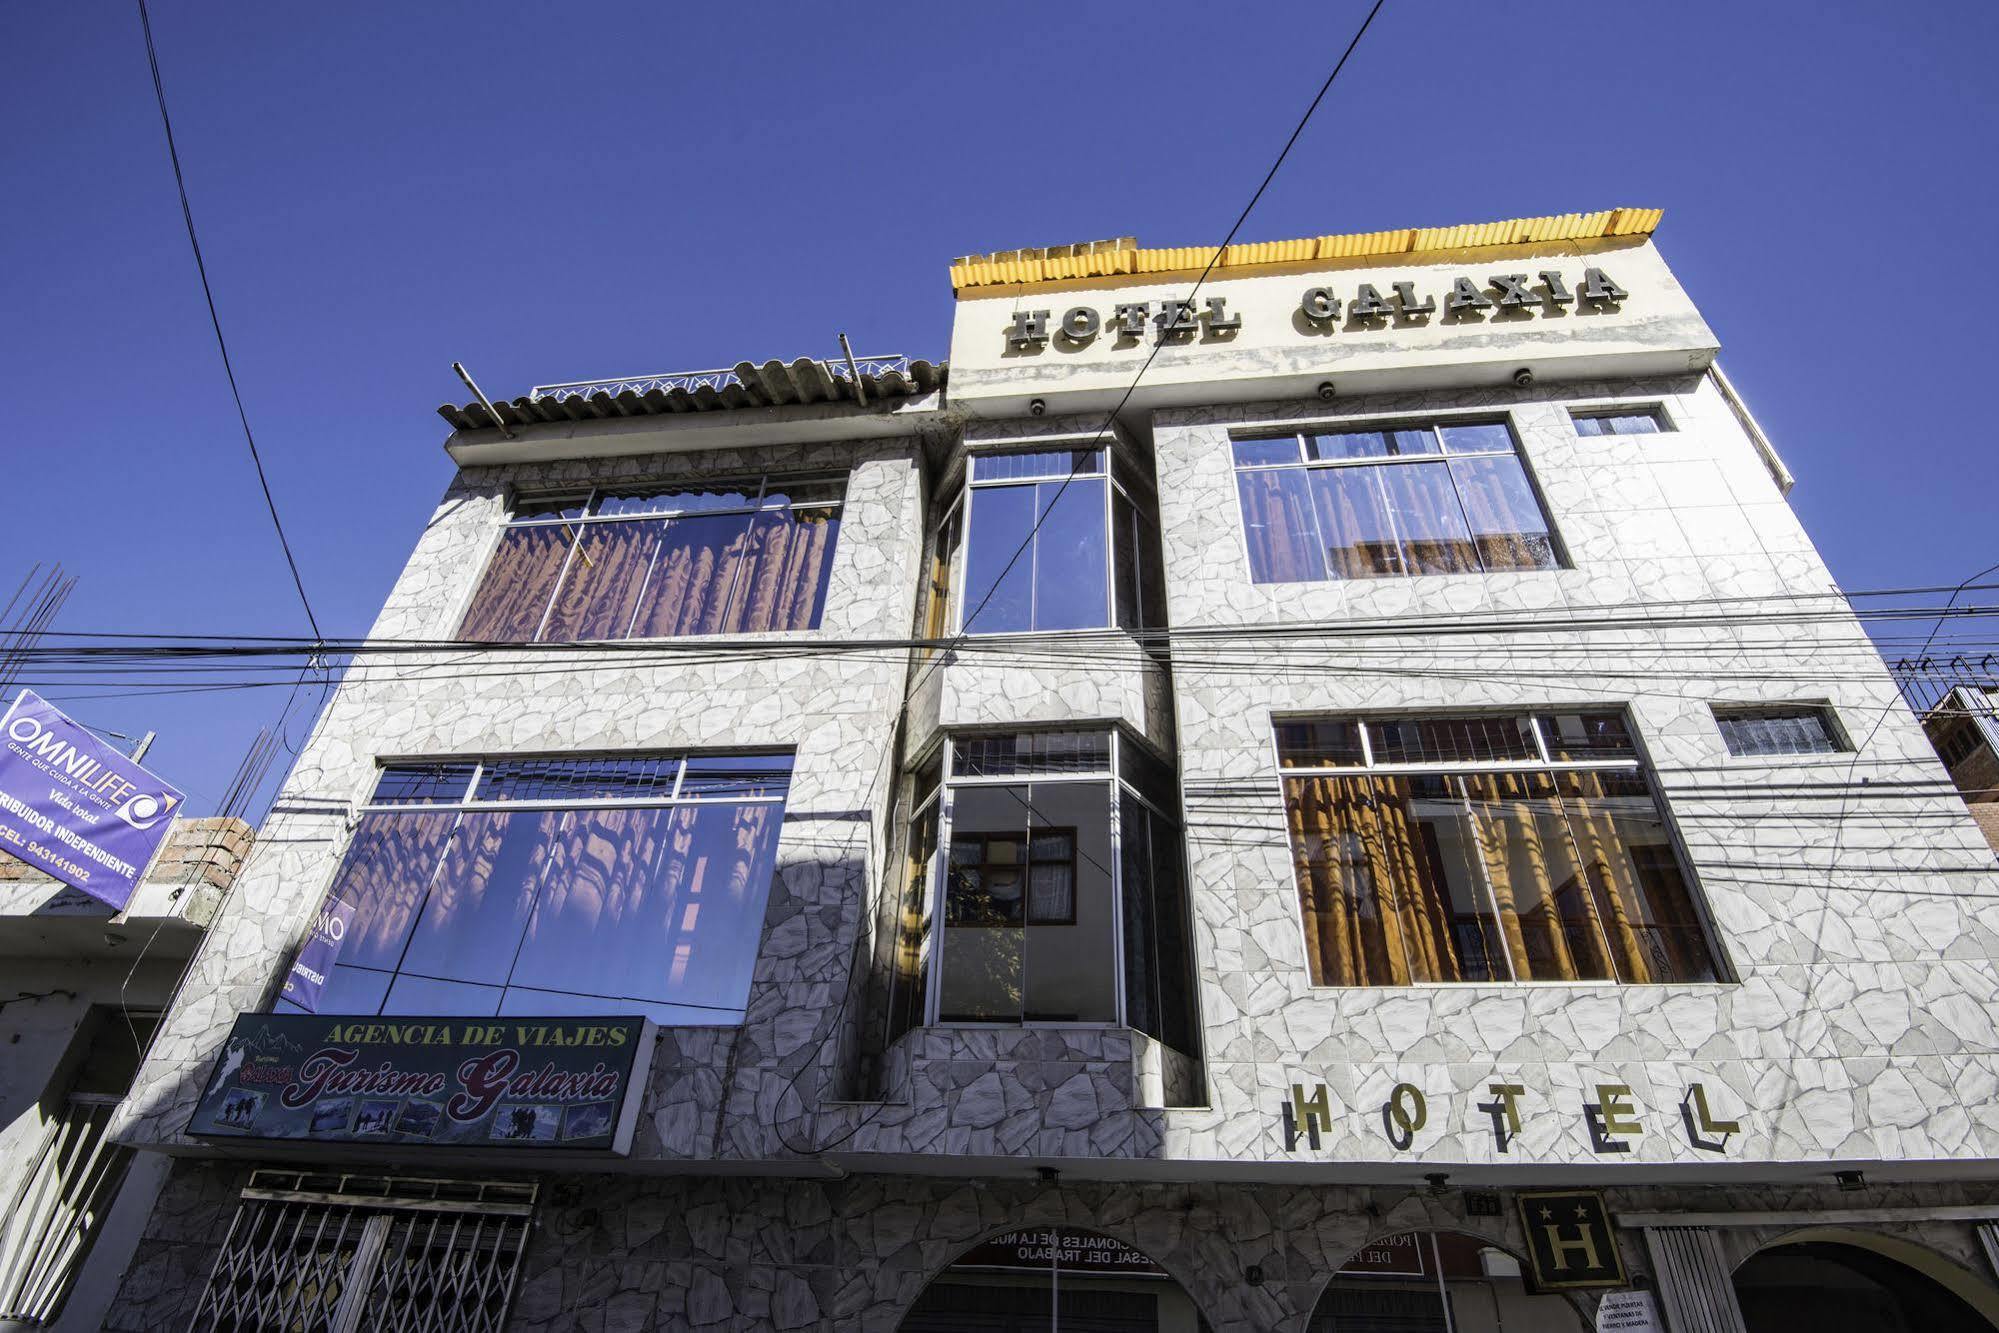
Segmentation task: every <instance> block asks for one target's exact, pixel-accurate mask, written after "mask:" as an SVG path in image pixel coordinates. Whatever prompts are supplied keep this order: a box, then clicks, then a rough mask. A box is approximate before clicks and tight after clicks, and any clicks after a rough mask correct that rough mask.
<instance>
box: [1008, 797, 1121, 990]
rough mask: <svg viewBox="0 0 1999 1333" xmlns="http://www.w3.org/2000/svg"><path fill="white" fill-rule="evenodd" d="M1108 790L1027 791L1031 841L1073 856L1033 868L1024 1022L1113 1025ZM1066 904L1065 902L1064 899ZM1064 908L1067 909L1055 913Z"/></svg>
mask: <svg viewBox="0 0 1999 1333" xmlns="http://www.w3.org/2000/svg"><path fill="white" fill-rule="evenodd" d="M1110 793H1111V785H1110V783H1108V782H1037V783H1035V784H1034V785H1033V786H1031V787H1029V788H1028V789H1027V801H1028V804H1029V806H1030V813H1029V826H1030V828H1031V829H1032V831H1033V835H1034V839H1035V841H1037V842H1039V841H1040V840H1042V839H1043V838H1044V837H1047V836H1049V835H1050V834H1053V835H1054V836H1055V838H1056V839H1057V842H1056V843H1055V844H1054V845H1057V846H1059V845H1061V844H1062V842H1063V841H1065V840H1066V841H1067V843H1068V844H1069V850H1071V851H1072V852H1073V853H1074V858H1073V860H1071V861H1068V862H1066V863H1051V864H1046V865H1036V866H1034V867H1033V871H1034V872H1035V876H1036V878H1037V879H1038V881H1039V883H1038V887H1039V889H1040V891H1041V892H1042V893H1043V894H1044V895H1045V898H1044V900H1043V903H1042V904H1041V905H1042V906H1044V907H1045V908H1046V909H1047V915H1046V917H1045V918H1044V917H1043V916H1041V915H1040V914H1038V913H1036V912H1033V911H1030V912H1029V913H1028V915H1027V925H1026V929H1025V931H1024V932H1023V933H1024V934H1025V935H1026V937H1027V941H1026V945H1027V963H1026V970H1027V991H1026V1000H1025V1003H1024V1005H1023V1011H1024V1013H1023V1016H1024V1017H1025V1019H1026V1020H1027V1021H1028V1022H1030V1023H1033V1022H1042V1023H1115V1022H1116V1021H1117V1016H1118V1015H1117V1009H1118V999H1117V992H1118V975H1117V966H1116V961H1115V960H1116V958H1117V935H1118V919H1117V892H1116V888H1115V886H1114V885H1113V884H1112V882H1111V863H1112V861H1113V860H1114V857H1113V854H1112V852H1111V808H1110ZM1064 899H1066V900H1067V901H1066V902H1065V901H1063V900H1064ZM1064 907H1066V908H1067V909H1068V910H1067V911H1066V912H1065V911H1062V910H1061V909H1062V908H1064Z"/></svg>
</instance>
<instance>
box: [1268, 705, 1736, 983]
mask: <svg viewBox="0 0 1999 1333" xmlns="http://www.w3.org/2000/svg"><path fill="white" fill-rule="evenodd" d="M1277 755H1278V763H1279V766H1280V768H1281V770H1282V775H1283V782H1284V802H1285V808H1286V812H1287V816H1288V822H1289V826H1290V840H1291V852H1292V859H1293V865H1294V869H1295V872H1296V875H1297V886H1298V898H1299V907H1300V910H1301V912H1302V914H1303V917H1304V925H1305V950H1306V956H1307V959H1308V961H1309V963H1310V966H1311V973H1312V982H1313V984H1314V985H1319V986H1406V985H1411V984H1415V983H1419V982H1452V981H1487V982H1490V981H1619V982H1634V983H1635V982H1698V981H1716V980H1719V979H1720V970H1719V968H1718V966H1717V964H1716V962H1715V957H1714V954H1713V951H1712V950H1711V948H1710V946H1709V943H1708V938H1707V933H1706V931H1705V929H1704V928H1703V927H1702V924H1701V919H1700V916H1699V913H1698V911H1697V909H1696V908H1695V905H1694V897H1693V892H1692V890H1691V888H1690V886H1689V883H1688V880H1687V878H1686V876H1685V875H1684V874H1683V873H1682V872H1681V868H1680V862H1679V858H1678V856H1677V855H1676V854H1675V851H1674V848H1673V844H1672V840H1671V838H1670V837H1669V835H1668V833H1667V829H1666V823H1665V818H1664V816H1663V814H1662V813H1661V811H1660V808H1659V802H1658V798H1657V797H1656V796H1655V795H1654V794H1653V791H1652V788H1651V785H1650V783H1649V782H1648V781H1647V779H1646V776H1645V774H1644V772H1643V771H1642V770H1641V768H1640V766H1639V762H1638V754H1637V749H1636V747H1635V745H1634V744H1633V742H1632V739H1631V735H1630V733H1629V731H1628V730H1627V729H1626V726H1625V722H1624V718H1623V716H1622V715H1621V714H1617V713H1564V714H1555V715H1544V716H1536V717H1525V716H1498V717H1495V716H1485V717H1428V718H1404V719H1367V720H1356V719H1329V720H1313V721H1287V722H1279V723H1278V724H1277Z"/></svg>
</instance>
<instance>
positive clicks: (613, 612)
mask: <svg viewBox="0 0 1999 1333" xmlns="http://www.w3.org/2000/svg"><path fill="white" fill-rule="evenodd" d="M665 526H666V525H665V524H663V523H659V522H629V523H592V524H589V525H588V526H587V527H585V528H584V530H583V538H582V540H581V541H580V542H579V543H578V544H577V547H576V555H575V557H574V558H573V559H571V560H570V562H569V573H568V574H567V575H566V576H565V577H564V578H563V580H562V587H561V588H560V589H559V590H558V591H557V592H556V594H555V605H554V606H553V607H552V608H551V609H550V611H549V613H548V624H547V626H546V627H545V628H544V629H543V630H542V635H541V637H542V638H543V640H545V641H547V642H549V643H570V642H575V641H578V640H585V639H622V638H624V637H625V631H626V630H627V629H628V628H629V627H630V625H631V623H632V609H633V608H634V607H635V606H637V605H638V600H639V594H640V591H641V590H642V589H643V588H644V587H645V584H646V575H647V573H648V572H649V571H650V570H651V568H652V563H653V559H654V557H655V555H656V554H657V552H658V550H659V545H660V539H661V536H662V534H663V532H664V529H665Z"/></svg>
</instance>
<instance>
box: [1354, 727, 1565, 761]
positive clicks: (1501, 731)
mask: <svg viewBox="0 0 1999 1333" xmlns="http://www.w3.org/2000/svg"><path fill="white" fill-rule="evenodd" d="M1367 735H1368V740H1369V741H1370V742H1372V744H1373V746H1374V762H1375V763H1377V764H1430V763H1440V764H1467V763H1478V762H1480V761H1482V760H1493V759H1539V758H1540V757H1541V752H1540V751H1539V750H1537V749H1536V748H1535V747H1534V734H1533V732H1532V730H1531V729H1530V728H1529V726H1528V723H1527V719H1526V718H1524V717H1512V716H1492V715H1485V716H1478V715H1473V716H1470V717H1419V718H1382V719H1380V720H1379V721H1370V722H1369V723H1368V724H1367Z"/></svg>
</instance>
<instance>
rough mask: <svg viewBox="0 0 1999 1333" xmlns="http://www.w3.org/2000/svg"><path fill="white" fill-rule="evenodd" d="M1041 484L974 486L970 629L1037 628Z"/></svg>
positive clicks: (968, 586) (968, 576)
mask: <svg viewBox="0 0 1999 1333" xmlns="http://www.w3.org/2000/svg"><path fill="white" fill-rule="evenodd" d="M1034 492H1035V488H1034V487H1032V486H989V487H984V488H981V489H977V490H974V491H973V492H972V511H971V513H972V518H971V533H970V543H969V550H968V551H967V553H966V561H965V618H966V623H965V632H966V633H968V634H1005V633H1009V632H1014V631H1019V630H1028V629H1032V628H1034V622H1033V612H1034V552H1033V550H1032V549H1025V550H1023V549H1022V548H1023V546H1026V545H1027V543H1028V534H1029V533H1031V532H1033V531H1034V515H1035V499H1034Z"/></svg>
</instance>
